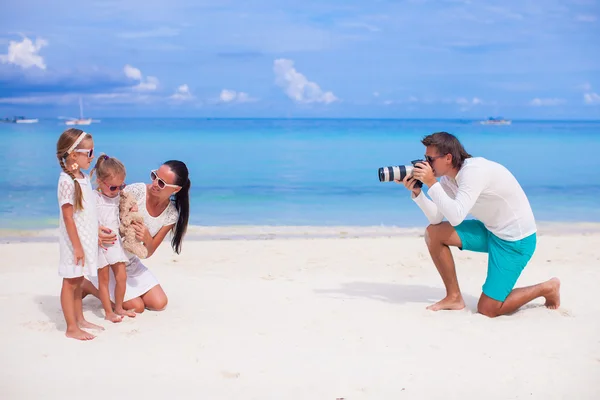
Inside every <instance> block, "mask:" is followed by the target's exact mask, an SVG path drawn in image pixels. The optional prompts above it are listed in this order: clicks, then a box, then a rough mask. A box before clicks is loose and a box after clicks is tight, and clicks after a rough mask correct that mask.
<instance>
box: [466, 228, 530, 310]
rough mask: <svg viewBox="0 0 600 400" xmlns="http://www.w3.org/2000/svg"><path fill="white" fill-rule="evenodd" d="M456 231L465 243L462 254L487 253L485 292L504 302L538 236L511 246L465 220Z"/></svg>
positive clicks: (509, 243)
mask: <svg viewBox="0 0 600 400" xmlns="http://www.w3.org/2000/svg"><path fill="white" fill-rule="evenodd" d="M454 229H456V233H458V236H459V237H460V240H461V242H462V248H461V250H470V251H477V252H482V253H488V271H487V278H486V280H485V283H484V284H483V287H482V290H483V293H484V294H485V295H486V296H488V297H491V298H492V299H494V300H497V301H501V302H503V301H504V300H505V299H506V297H507V296H508V294H509V293H510V292H511V291H512V289H513V287H514V286H515V283H517V279H519V276H520V275H521V272H522V271H523V269H524V268H525V266H526V265H527V263H528V262H529V260H530V259H531V257H532V256H533V253H534V251H535V247H536V244H537V236H536V234H535V233H533V234H531V235H529V236H527V237H525V238H523V239H521V240H517V241H514V242H511V241H508V240H503V239H500V238H499V237H498V236H496V235H494V234H493V233H491V232H490V231H488V230H487V228H486V227H485V225H483V223H482V222H481V221H477V220H465V221H463V222H462V223H460V224H459V225H458V226H455V227H454Z"/></svg>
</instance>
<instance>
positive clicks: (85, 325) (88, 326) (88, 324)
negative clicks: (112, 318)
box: [77, 319, 104, 331]
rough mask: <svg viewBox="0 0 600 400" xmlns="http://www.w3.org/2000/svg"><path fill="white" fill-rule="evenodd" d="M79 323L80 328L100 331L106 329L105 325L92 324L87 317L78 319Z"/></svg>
mask: <svg viewBox="0 0 600 400" xmlns="http://www.w3.org/2000/svg"><path fill="white" fill-rule="evenodd" d="M77 325H79V327H80V328H86V329H97V330H99V331H103V330H104V327H102V326H100V325H96V324H92V323H91V322H88V321H86V320H85V319H82V320H81V321H77Z"/></svg>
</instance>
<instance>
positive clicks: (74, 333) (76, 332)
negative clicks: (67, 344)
mask: <svg viewBox="0 0 600 400" xmlns="http://www.w3.org/2000/svg"><path fill="white" fill-rule="evenodd" d="M65 336H66V337H68V338H73V339H78V340H92V339H94V338H95V337H96V336H94V335H92V334H91V333H87V332H86V331H82V330H81V329H80V328H78V327H75V328H73V329H67V331H66V332H65Z"/></svg>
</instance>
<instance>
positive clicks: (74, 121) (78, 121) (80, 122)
mask: <svg viewBox="0 0 600 400" xmlns="http://www.w3.org/2000/svg"><path fill="white" fill-rule="evenodd" d="M65 124H67V125H91V124H92V119H91V118H84V119H70V120H68V121H67V122H65Z"/></svg>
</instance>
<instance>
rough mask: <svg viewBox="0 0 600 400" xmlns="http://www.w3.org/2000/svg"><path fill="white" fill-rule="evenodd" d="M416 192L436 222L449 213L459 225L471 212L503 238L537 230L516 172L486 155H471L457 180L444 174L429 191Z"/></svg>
mask: <svg viewBox="0 0 600 400" xmlns="http://www.w3.org/2000/svg"><path fill="white" fill-rule="evenodd" d="M423 192H424V191H423V190H422V191H421V193H420V194H419V196H417V197H414V194H413V196H412V198H413V200H414V201H415V203H417V204H418V205H419V207H420V208H421V210H423V212H424V213H425V215H426V216H427V219H428V220H429V222H430V223H432V224H439V223H440V222H442V220H443V218H444V217H445V218H446V219H447V220H448V222H449V223H450V224H451V225H452V226H457V225H458V224H460V223H461V222H462V221H464V219H465V218H466V217H467V214H469V213H470V214H471V215H472V216H473V217H474V218H476V219H478V220H479V221H481V222H482V223H483V224H484V225H485V227H486V228H487V229H488V230H489V231H490V232H492V233H493V234H494V235H496V236H498V237H499V238H500V239H504V240H509V241H516V240H520V239H523V238H524V237H527V236H529V235H531V234H533V233H535V232H536V230H537V228H536V224H535V218H534V216H533V211H532V210H531V206H530V204H529V200H528V199H527V196H526V195H525V192H524V191H523V189H522V188H521V185H519V182H517V180H516V178H515V177H514V176H513V175H512V173H511V172H510V171H509V170H508V169H506V167H504V166H503V165H501V164H498V163H496V162H494V161H490V160H487V159H485V158H483V157H473V158H467V159H466V160H465V161H464V163H463V165H462V167H461V169H460V170H459V171H458V174H457V175H456V180H454V179H452V178H450V177H447V176H443V177H442V178H441V179H440V181H439V182H437V183H435V184H434V185H432V186H431V187H430V188H429V190H427V194H428V195H429V197H431V200H429V199H428V198H427V197H426V196H425V195H424V194H423Z"/></svg>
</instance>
